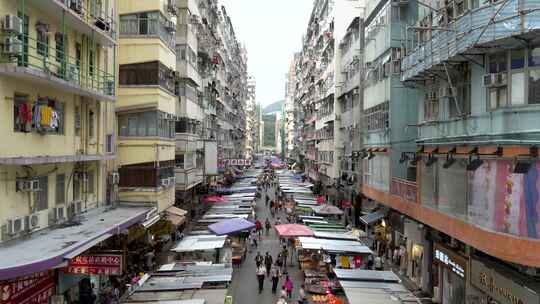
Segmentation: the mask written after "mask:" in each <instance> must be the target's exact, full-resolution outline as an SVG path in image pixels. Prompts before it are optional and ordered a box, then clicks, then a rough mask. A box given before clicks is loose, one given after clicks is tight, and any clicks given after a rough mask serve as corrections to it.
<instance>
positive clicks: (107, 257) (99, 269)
mask: <svg viewBox="0 0 540 304" xmlns="http://www.w3.org/2000/svg"><path fill="white" fill-rule="evenodd" d="M64 271H65V272H67V273H72V274H90V275H121V274H122V255H118V254H98V255H82V256H78V257H76V258H75V259H73V260H71V261H70V262H69V264H68V266H67V267H66V268H64Z"/></svg>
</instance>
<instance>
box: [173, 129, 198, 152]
mask: <svg viewBox="0 0 540 304" xmlns="http://www.w3.org/2000/svg"><path fill="white" fill-rule="evenodd" d="M200 146H202V141H201V138H200V136H199V135H196V134H189V133H176V151H178V152H195V151H197V149H199V148H201V147H200Z"/></svg>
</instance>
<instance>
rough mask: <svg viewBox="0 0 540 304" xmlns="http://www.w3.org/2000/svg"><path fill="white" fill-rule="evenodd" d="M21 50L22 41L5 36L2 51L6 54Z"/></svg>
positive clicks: (14, 53)
mask: <svg viewBox="0 0 540 304" xmlns="http://www.w3.org/2000/svg"><path fill="white" fill-rule="evenodd" d="M21 52H22V43H21V41H20V40H19V39H17V38H16V37H5V38H4V47H3V48H2V53H4V54H7V55H17V54H19V53H21Z"/></svg>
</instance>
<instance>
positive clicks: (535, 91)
mask: <svg viewBox="0 0 540 304" xmlns="http://www.w3.org/2000/svg"><path fill="white" fill-rule="evenodd" d="M528 85H529V90H528V93H529V96H528V103H529V104H540V47H537V48H534V49H531V50H529V81H528Z"/></svg>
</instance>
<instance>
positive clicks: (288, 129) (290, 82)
mask: <svg viewBox="0 0 540 304" xmlns="http://www.w3.org/2000/svg"><path fill="white" fill-rule="evenodd" d="M299 59H300V53H296V54H295V55H294V56H293V59H292V61H291V63H290V65H289V70H288V72H287V74H286V78H287V79H286V80H285V102H284V125H285V126H284V140H285V145H284V149H283V150H284V156H285V159H286V160H287V161H292V162H293V164H294V162H295V160H296V159H297V153H298V150H297V149H295V147H296V145H295V140H296V139H297V138H298V134H297V133H296V127H295V123H296V121H295V118H294V116H295V115H294V114H295V103H294V100H295V89H296V65H297V61H298V60H299Z"/></svg>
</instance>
